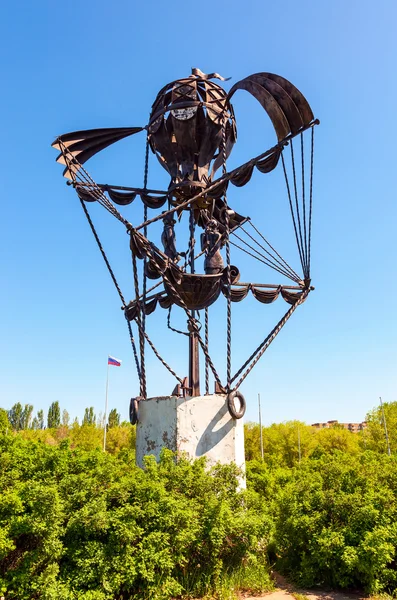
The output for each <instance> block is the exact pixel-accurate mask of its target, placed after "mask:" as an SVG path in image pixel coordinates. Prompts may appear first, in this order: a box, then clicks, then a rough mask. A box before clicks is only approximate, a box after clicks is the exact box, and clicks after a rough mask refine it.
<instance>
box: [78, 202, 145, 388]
mask: <svg viewBox="0 0 397 600" xmlns="http://www.w3.org/2000/svg"><path fill="white" fill-rule="evenodd" d="M79 200H80V204H81V206H82V209H83V211H84V214H85V216H86V218H87V221H88V224H89V226H90V228H91V231H92V233H93V235H94V238H95V241H96V243H97V246H98V248H99V250H100V253H101V254H102V258H103V260H104V262H105V265H106V268H107V270H108V272H109V275H110V277H111V278H112V281H113V283H114V286H115V288H116V290H117V293H118V295H119V297H120V300H121V302H122V307H123V309H124V308H125V307H126V303H125V299H124V296H123V293H122V291H121V289H120V286H119V284H118V282H117V279H116V276H115V274H114V272H113V269H112V267H111V266H110V263H109V260H108V257H107V256H106V253H105V250H104V249H103V246H102V244H101V240H100V239H99V236H98V234H97V232H96V229H95V226H94V223H93V222H92V219H91V216H90V214H89V212H88V210H87V207H86V205H85V202H84V201H83V200H81V198H79ZM127 326H128V333H129V336H130V341H131V346H132V351H133V354H134V360H135V366H136V371H137V374H138V379H139V382H140V381H141V367H140V364H139V358H138V352H137V349H136V344H135V339H134V335H133V332H132V328H131V324H130V322H129V321H127Z"/></svg>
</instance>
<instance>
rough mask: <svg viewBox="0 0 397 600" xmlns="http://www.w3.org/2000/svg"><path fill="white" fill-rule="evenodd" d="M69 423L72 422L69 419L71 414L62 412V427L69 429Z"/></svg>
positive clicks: (64, 410) (65, 411)
mask: <svg viewBox="0 0 397 600" xmlns="http://www.w3.org/2000/svg"><path fill="white" fill-rule="evenodd" d="M69 422H70V417H69V413H68V411H67V410H66V409H63V411H62V425H63V426H64V427H69Z"/></svg>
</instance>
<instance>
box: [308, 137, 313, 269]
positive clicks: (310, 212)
mask: <svg viewBox="0 0 397 600" xmlns="http://www.w3.org/2000/svg"><path fill="white" fill-rule="evenodd" d="M313 171H314V127H312V134H311V150H310V191H309V195H310V199H309V243H308V245H309V256H308V276H309V277H310V260H311V242H312V210H313V175H314V173H313Z"/></svg>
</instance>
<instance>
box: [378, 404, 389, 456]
mask: <svg viewBox="0 0 397 600" xmlns="http://www.w3.org/2000/svg"><path fill="white" fill-rule="evenodd" d="M379 400H380V408H381V411H382V419H383V425H384V428H385V437H386V444H387V454H388V455H389V456H390V455H391V450H390V442H389V434H388V433H387V425H386V417H385V411H384V409H383V402H382V398H381V397H380V396H379Z"/></svg>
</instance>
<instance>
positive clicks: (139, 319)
mask: <svg viewBox="0 0 397 600" xmlns="http://www.w3.org/2000/svg"><path fill="white" fill-rule="evenodd" d="M132 268H133V274H134V288H135V300H136V302H137V304H138V313H137V316H136V318H135V321H136V323H137V325H138V330H139V354H140V357H141V381H140V387H141V389H140V395H141V396H142V397H143V398H146V369H145V362H144V361H143V362H142V356H144V354H145V349H144V346H145V332H144V330H143V328H142V315H143V314H144V310H143V308H142V304H141V303H140V302H139V279H138V267H137V263H136V256H135V254H133V253H132Z"/></svg>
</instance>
